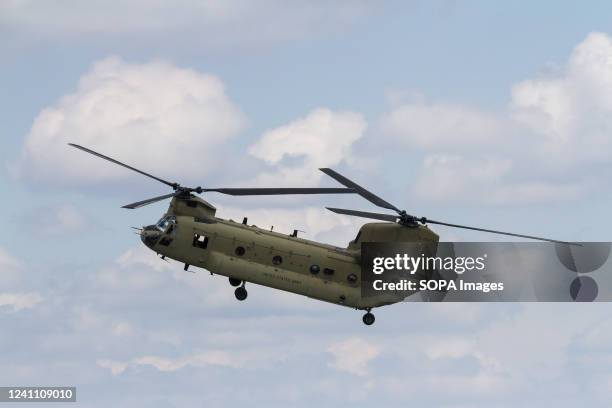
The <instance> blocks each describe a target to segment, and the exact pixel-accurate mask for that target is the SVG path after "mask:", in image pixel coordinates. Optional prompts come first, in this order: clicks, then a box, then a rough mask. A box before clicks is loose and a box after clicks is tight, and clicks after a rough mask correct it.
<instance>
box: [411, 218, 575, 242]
mask: <svg viewBox="0 0 612 408" xmlns="http://www.w3.org/2000/svg"><path fill="white" fill-rule="evenodd" d="M419 221H420V222H421V223H424V224H425V223H427V224H438V225H445V226H447V227H454V228H463V229H468V230H473V231H482V232H490V233H492V234H500V235H509V236H511V237H519V238H529V239H536V240H538V241H547V242H554V243H557V244H568V245H580V244H577V243H575V242H567V241H558V240H556V239H550V238H542V237H536V236H533V235H523V234H515V233H512V232H504V231H497V230H491V229H485V228H477V227H468V226H467V225H459V224H450V223H448V222H442V221H435V220H430V219H429V218H420V219H419Z"/></svg>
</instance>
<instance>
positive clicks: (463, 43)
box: [0, 0, 612, 407]
mask: <svg viewBox="0 0 612 408" xmlns="http://www.w3.org/2000/svg"><path fill="white" fill-rule="evenodd" d="M610 15H612V9H611V7H610V5H609V2H603V1H601V2H599V1H593V2H589V4H588V6H586V5H584V4H582V3H580V4H579V3H576V2H556V1H555V2H553V1H541V2H535V3H534V2H524V1H521V2H513V3H511V4H504V5H500V4H497V3H494V2H485V1H451V0H446V1H443V0H436V1H432V2H425V1H403V2H400V1H389V2H368V1H358V0H356V1H336V2H325V1H314V2H305V1H295V2H281V1H277V0H264V1H258V2H254V1H249V0H232V1H226V2H212V1H195V0H180V1H172V2H171V1H166V0H154V1H144V0H127V1H123V2H109V1H98V0H93V1H89V2H86V3H83V2H79V1H76V0H65V1H59V0H55V1H47V2H35V1H32V0H6V1H3V2H0V123H2V126H1V128H0V163H1V165H0V169H1V170H0V196H1V197H2V198H3V203H2V210H3V211H2V212H3V214H4V217H5V222H4V224H3V227H4V228H3V234H0V323H1V324H2V327H3V328H4V330H2V331H0V350H2V351H3V352H2V353H0V385H35V384H48V385H74V386H77V388H78V400H79V403H78V405H79V406H84V407H103V406H109V405H112V406H117V407H127V406H130V407H131V406H146V407H182V406H207V407H209V406H213V407H233V406H243V405H244V404H253V405H255V406H260V405H266V406H287V405H290V406H311V405H313V404H317V405H319V406H338V405H340V404H346V403H349V404H351V405H352V406H357V407H361V406H363V407H366V406H389V407H394V406H397V407H400V406H402V407H403V406H406V405H408V404H415V405H419V406H440V407H474V406H487V407H514V406H526V407H529V406H542V405H547V406H551V405H554V406H560V407H564V406H568V407H569V406H576V405H577V404H580V405H587V404H588V405H590V406H607V405H608V404H607V402H608V401H610V399H611V398H612V376H611V375H610V372H612V370H611V369H610V368H611V367H612V348H611V346H610V344H612V319H611V318H610V317H609V313H608V310H607V305H606V304H604V303H601V304H535V303H522V304H521V303H515V304H510V303H509V304H476V303H456V304H418V303H416V304H413V303H403V304H398V305H394V306H389V307H384V308H381V309H378V310H376V311H375V312H376V316H377V321H376V324H375V325H374V326H372V327H365V326H364V325H363V324H362V323H361V313H360V312H358V311H355V310H351V309H347V308H340V307H338V306H334V305H328V304H323V303H320V302H316V301H314V300H311V299H308V298H304V297H301V296H298V295H292V294H288V293H283V292H277V291H274V290H272V289H268V288H264V287H258V286H255V285H250V286H249V298H248V299H247V300H246V301H245V302H241V303H239V302H237V301H236V300H235V299H234V296H233V293H232V292H233V290H232V288H231V286H229V285H228V283H227V280H226V279H224V278H222V277H211V276H210V275H209V274H208V273H207V272H206V271H202V270H200V271H197V272H196V273H193V274H192V273H186V272H184V271H183V270H182V265H180V264H178V263H176V262H169V263H166V262H162V261H161V260H159V259H158V258H156V256H155V254H153V253H151V252H150V251H149V250H147V249H146V248H145V247H144V246H143V245H142V244H141V243H140V240H139V237H138V236H136V235H134V233H133V230H132V229H131V228H130V227H131V226H141V225H147V224H151V223H153V222H154V221H156V220H157V219H158V218H159V217H160V216H161V215H162V214H163V212H164V211H165V209H166V206H167V202H162V203H157V204H155V205H151V206H148V207H145V208H142V209H138V210H135V211H130V210H125V209H122V208H120V207H121V206H122V205H124V204H127V203H131V202H134V201H138V200H141V199H144V198H148V197H152V196H155V195H160V194H165V193H167V192H168V191H167V190H166V189H165V186H163V185H162V184H159V183H156V182H155V181H153V180H150V179H147V178H144V177H142V176H140V175H138V174H132V173H130V172H129V171H127V170H125V169H121V168H119V167H116V166H113V165H111V164H109V163H105V162H103V161H102V160H99V159H97V158H95V157H90V156H89V155H86V154H84V153H83V152H80V151H77V150H75V149H71V148H69V147H68V146H67V145H66V144H67V143H69V142H74V143H78V144H82V145H84V146H87V147H90V148H92V149H94V150H98V151H100V152H102V153H105V154H108V155H110V156H113V157H116V158H117V159H119V160H122V161H125V162H127V163H130V164H132V165H134V166H136V167H139V168H142V169H143V170H145V171H149V172H151V173H153V174H155V175H157V176H159V177H162V178H165V179H171V180H176V181H178V182H180V183H182V184H183V185H190V186H198V185H201V186H203V187H209V188H214V187H240V186H255V187H275V186H297V187H302V186H310V187H315V186H324V187H337V186H338V185H337V184H336V183H335V182H334V181H333V180H331V179H329V178H326V177H325V175H323V174H322V173H321V172H319V171H318V170H317V169H318V168H319V167H331V168H334V169H335V170H337V171H340V172H341V173H343V174H345V175H346V176H348V177H349V178H351V179H353V180H355V181H356V182H358V183H360V184H362V185H364V186H366V187H367V188H369V189H371V190H372V191H374V192H376V193H377V194H379V195H381V196H382V197H384V198H385V199H386V200H387V201H390V202H392V203H394V204H395V205H397V206H398V207H400V208H404V209H406V210H407V211H408V212H409V213H411V214H414V215H417V216H426V217H430V218H432V219H437V220H442V221H448V222H452V223H460V224H468V225H475V226H481V227H485V228H494V229H501V230H508V231H513V232H518V233H524V234H530V235H540V236H548V237H551V238H555V239H560V240H572V241H579V240H581V241H610V238H609V222H608V221H607V220H608V209H609V208H610V206H611V205H612V194H611V193H610V189H609V185H610V183H609V180H610V177H611V176H612V136H610V134H611V133H610V131H611V130H612V114H611V113H612V20H611V19H610V17H609V16H610ZM205 199H207V200H209V201H211V202H213V203H214V204H215V206H217V207H218V212H217V215H218V216H221V217H224V218H233V219H235V220H240V219H241V217H243V216H248V217H249V220H250V222H253V223H254V224H257V225H259V226H265V227H268V226H272V225H274V229H275V231H281V232H283V231H284V232H291V231H292V230H293V229H294V228H296V229H299V230H303V231H304V233H303V234H302V236H304V237H306V238H309V239H315V240H319V241H324V242H328V243H332V244H335V245H340V246H344V245H346V243H347V242H348V241H349V240H351V239H352V238H353V237H354V235H355V234H356V232H357V230H358V228H359V226H360V225H361V224H362V223H363V220H359V219H351V218H348V217H345V216H340V215H336V214H332V213H330V212H328V211H326V210H325V208H324V207H325V206H336V207H344V208H354V209H362V210H366V211H367V210H369V211H372V210H376V209H375V208H374V207H372V206H371V204H369V203H368V202H367V201H365V200H363V199H361V198H359V197H344V196H343V197H331V196H330V197H258V198H241V197H234V198H232V197H223V196H220V195H214V194H212V193H211V194H208V195H206V196H205ZM435 231H436V232H437V233H438V234H439V235H440V237H441V240H445V241H453V240H465V241H468V240H472V241H489V240H493V241H499V240H502V239H503V238H500V237H496V236H490V235H485V234H483V233H476V232H468V231H462V230H452V229H448V228H444V227H436V228H435Z"/></svg>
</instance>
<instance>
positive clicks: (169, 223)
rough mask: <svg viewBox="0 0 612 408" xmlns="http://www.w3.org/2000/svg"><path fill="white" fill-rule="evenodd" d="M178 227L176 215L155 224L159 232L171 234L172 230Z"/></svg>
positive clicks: (168, 216) (166, 217)
mask: <svg viewBox="0 0 612 408" xmlns="http://www.w3.org/2000/svg"><path fill="white" fill-rule="evenodd" d="M175 225H176V217H175V216H174V215H167V216H165V217H163V218H162V219H161V220H159V221H158V222H157V224H155V226H156V227H157V229H158V230H160V231H161V232H169V231H171V228H174V226H175Z"/></svg>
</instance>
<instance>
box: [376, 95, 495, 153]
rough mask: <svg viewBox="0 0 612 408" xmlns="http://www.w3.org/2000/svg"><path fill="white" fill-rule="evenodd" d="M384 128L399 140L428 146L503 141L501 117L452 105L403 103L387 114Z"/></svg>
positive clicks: (411, 144) (453, 146) (458, 146)
mask: <svg viewBox="0 0 612 408" xmlns="http://www.w3.org/2000/svg"><path fill="white" fill-rule="evenodd" d="M381 127H382V130H383V131H384V132H386V133H387V134H390V135H392V136H393V137H394V138H395V139H396V140H397V141H398V142H400V143H402V144H407V145H409V146H416V147H419V148H424V149H431V148H439V147H441V146H445V147H446V148H454V149H461V148H462V147H466V146H470V148H473V146H474V145H475V144H492V143H495V142H497V141H499V136H500V133H501V131H502V124H501V123H500V118H498V117H497V116H494V115H493V114H489V113H486V112H482V111H479V110H478V109H475V108H471V107H466V106H460V105H448V104H425V103H411V104H401V105H399V106H397V107H395V108H394V109H392V110H391V111H390V112H388V113H387V114H385V115H383V117H382V120H381Z"/></svg>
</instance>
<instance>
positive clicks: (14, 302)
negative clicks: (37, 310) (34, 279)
mask: <svg viewBox="0 0 612 408" xmlns="http://www.w3.org/2000/svg"><path fill="white" fill-rule="evenodd" d="M42 301H43V298H42V296H41V295H40V294H38V293H0V308H2V307H11V308H12V309H13V311H19V310H22V309H31V308H33V307H35V306H36V305H37V304H39V303H40V302H42Z"/></svg>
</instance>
